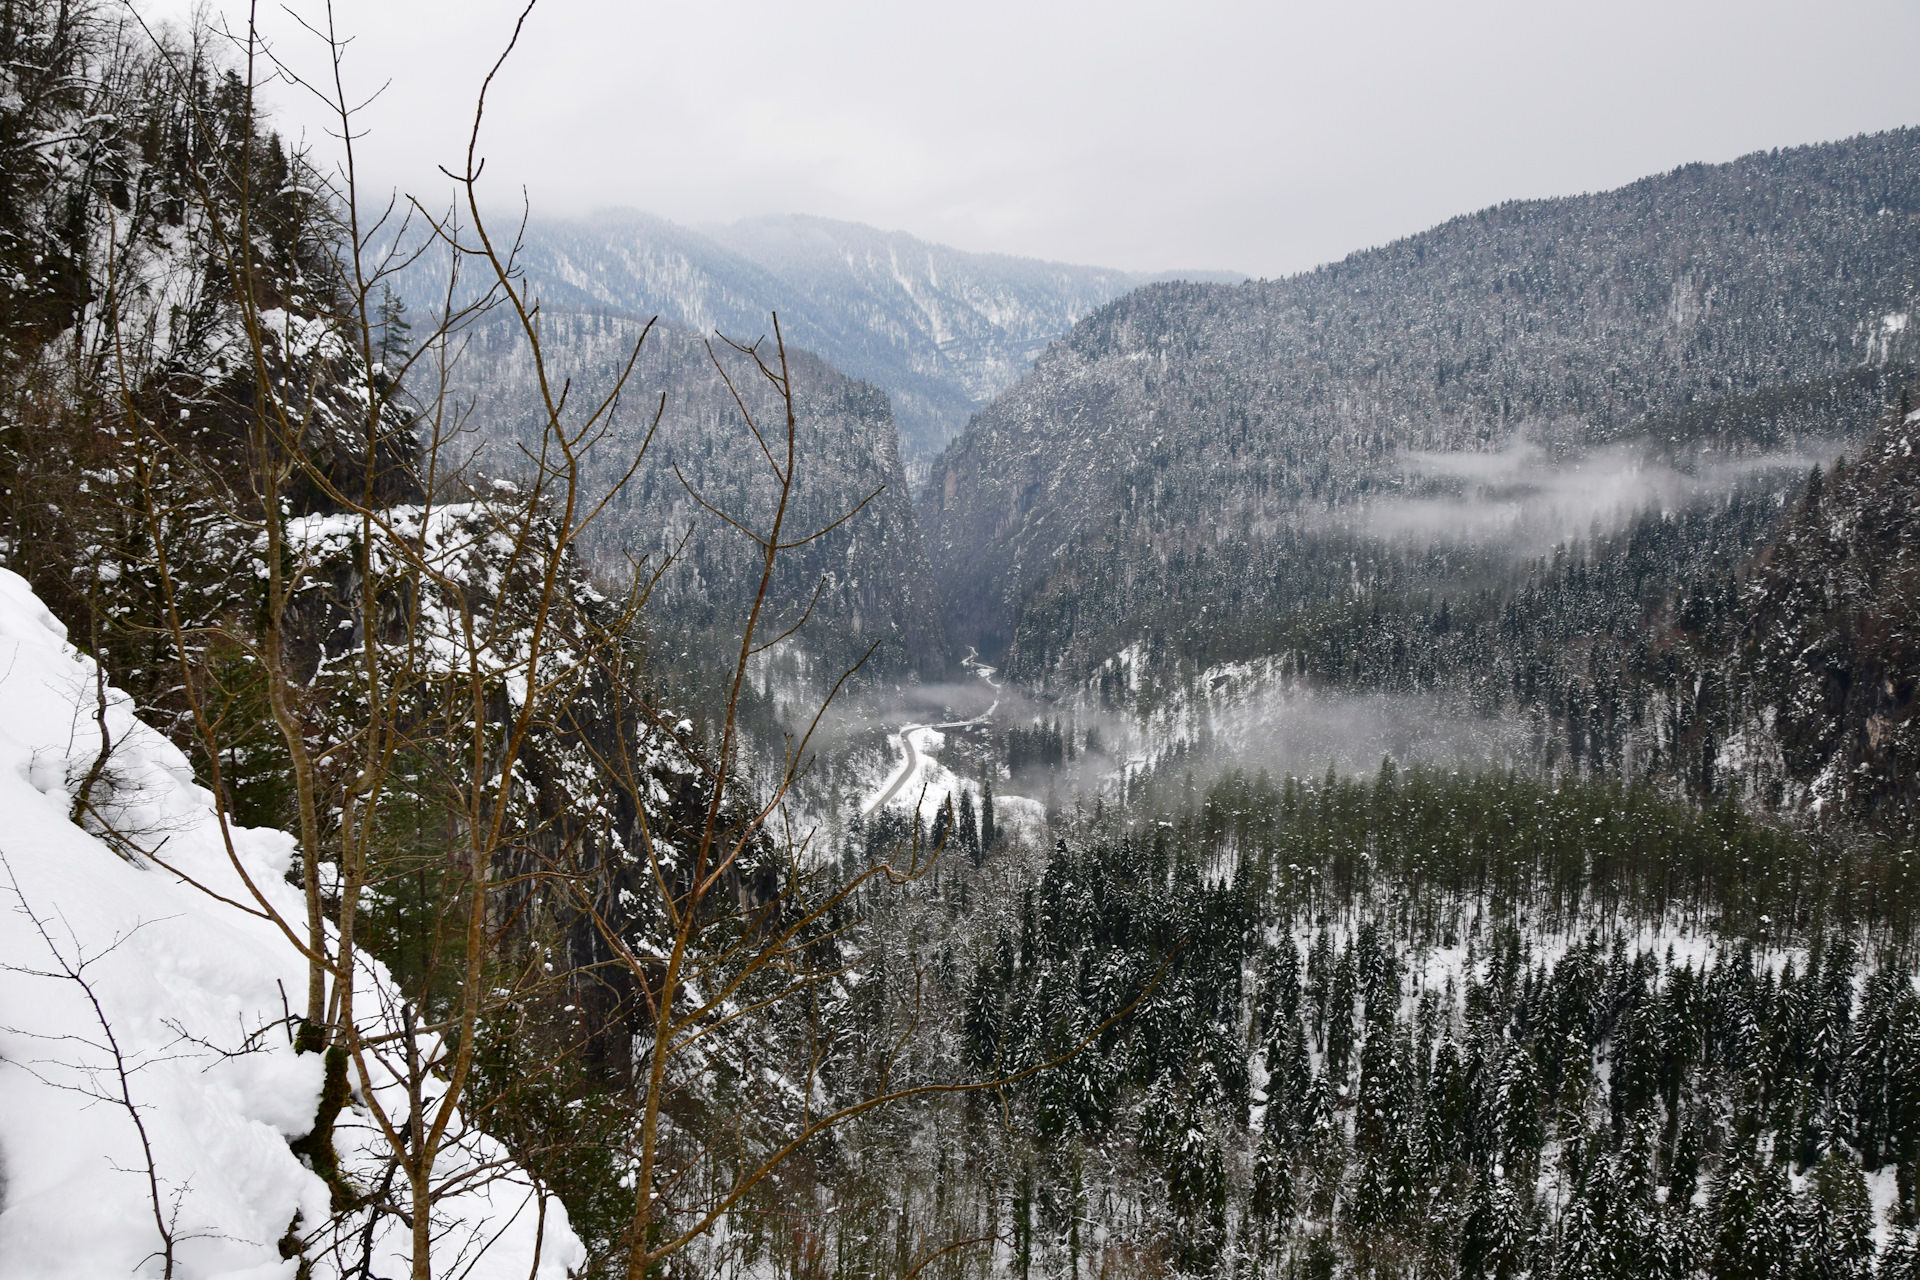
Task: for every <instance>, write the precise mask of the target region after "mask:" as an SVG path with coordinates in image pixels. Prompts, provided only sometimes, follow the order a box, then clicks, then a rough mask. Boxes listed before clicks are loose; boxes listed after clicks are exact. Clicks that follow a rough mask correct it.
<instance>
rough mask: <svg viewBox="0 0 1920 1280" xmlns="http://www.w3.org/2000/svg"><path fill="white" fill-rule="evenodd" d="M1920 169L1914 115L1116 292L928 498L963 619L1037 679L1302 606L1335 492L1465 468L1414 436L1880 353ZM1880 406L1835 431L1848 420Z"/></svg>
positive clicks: (1891, 345) (1589, 418)
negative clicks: (1238, 272) (1351, 248)
mask: <svg viewBox="0 0 1920 1280" xmlns="http://www.w3.org/2000/svg"><path fill="white" fill-rule="evenodd" d="M1916 174H1920V132H1917V131H1914V130H1900V131H1895V132H1891V133H1885V134H1877V135H1873V136H1869V137H1861V138H1856V139H1852V140H1849V141H1846V142H1838V143H1832V144H1827V145H1821V146H1812V147H1803V148H1798V149H1794V150H1788V151H1777V152H1773V153H1756V154H1754V155H1751V156H1748V157H1745V158H1744V159H1741V160H1739V161H1736V162H1734V163H1731V164H1725V165H1717V166H1706V165H1689V166H1685V167H1683V168H1680V169H1677V170H1675V171H1673V172H1671V173H1668V174H1663V175H1660V176H1657V177H1650V178H1647V179H1644V180H1642V181H1640V182H1636V183H1633V184H1632V185H1630V186H1627V187H1623V188H1621V189H1619V190H1617V191H1612V192H1607V193H1603V194H1598V195H1587V196H1576V197H1569V198H1565V199H1557V200H1538V201H1526V202H1516V203H1511V204H1505V205H1501V206H1498V207H1496V208H1491V209H1485V210H1482V211H1480V212H1478V213H1474V214H1469V215H1466V216H1463V217H1459V218H1455V219H1453V220H1452V221H1450V222H1447V223H1445V224H1444V225H1442V226H1439V227H1436V228H1434V229H1433V230H1431V231H1428V232H1425V233H1422V234H1420V235H1417V236H1412V237H1409V238H1407V239H1405V240H1401V241H1398V242H1396V243H1394V244H1391V245H1387V246H1384V247H1382V248H1378V249H1369V250H1365V251H1362V252H1358V253H1355V254H1353V255H1351V256H1350V257H1348V258H1346V259H1345V260H1344V261H1342V262H1339V263H1335V264H1332V265H1329V266H1326V267H1323V268H1321V269H1318V270H1316V271H1313V272H1310V273H1307V274H1304V275H1299V276H1294V277H1291V278H1288V279H1284V280H1276V281H1260V282H1249V283H1246V284H1241V285H1205V284H1164V285H1155V286H1150V287H1147V288H1143V289H1141V290H1138V291H1136V292H1134V293H1131V294H1129V295H1127V296H1125V297H1123V298H1120V299H1118V300H1116V301H1115V302H1113V303H1110V304H1108V305H1107V306H1105V307H1103V308H1102V309H1100V310H1099V311H1097V312H1096V313H1094V314H1093V315H1091V316H1089V317H1087V318H1086V319H1085V320H1082V321H1081V322H1080V323H1079V324H1077V325H1076V326H1075V327H1074V330H1073V332H1072V333H1071V334H1070V335H1069V336H1068V337H1067V338H1065V339H1064V340H1063V341H1061V342H1059V343H1057V344H1055V345H1054V346H1052V347H1051V348H1049V349H1048V351H1047V352H1046V354H1045V355H1044V356H1042V358H1041V359H1040V361H1039V363H1038V364H1037V366H1036V368H1035V370H1034V372H1033V373H1032V374H1030V375H1029V376H1028V377H1027V378H1025V379H1023V380H1022V381H1021V382H1020V383H1019V384H1018V385H1017V386H1016V387H1014V388H1013V389H1012V390H1011V391H1009V392H1007V393H1005V394H1004V395H1002V396H1001V397H999V398H998V399H997V400H996V401H995V402H994V403H993V404H992V405H991V406H990V407H989V408H988V409H987V410H986V411H985V412H983V413H982V414H981V416H980V417H979V418H978V419H977V420H976V421H975V422H974V424H973V425H972V426H971V427H970V428H969V429H968V430H967V431H966V433H965V434H964V435H963V436H961V437H960V438H959V439H957V440H956V441H955V442H954V443H953V444H952V445H951V446H950V447H949V449H948V450H947V452H946V454H945V455H944V456H943V457H942V458H941V459H940V461H939V462H938V463H937V464H936V466H935V468H934V474H933V477H932V480H931V482H930V483H929V485H928V487H927V489H926V492H925V497H924V499H923V502H922V518H923V521H924V524H925V528H926V531H927V534H928V539H929V553H930V555H931V556H932V558H933V562H934V565H935V568H936V572H937V573H938V575H939V576H940V578H941V580H942V581H943V583H944V584H945V589H946V591H947V601H948V620H949V626H950V633H951V636H952V639H953V641H954V642H955V644H956V645H957V646H965V645H969V644H973V645H978V646H979V647H980V649H981V650H982V652H986V653H1000V652H1003V651H1008V650H1010V653H1009V657H1010V660H1011V662H1012V663H1013V665H1014V667H1015V668H1016V669H1019V670H1021V671H1024V672H1026V673H1028V674H1030V675H1033V676H1035V677H1038V676H1040V675H1042V674H1043V673H1044V672H1046V671H1048V670H1050V669H1052V668H1054V667H1055V666H1056V664H1058V663H1059V662H1061V661H1063V660H1064V661H1066V664H1067V665H1066V668H1064V669H1063V670H1085V669H1087V665H1088V664H1097V663H1098V662H1100V661H1101V660H1103V659H1104V658H1106V657H1108V656H1110V655H1112V654H1113V653H1115V652H1117V651H1119V650H1120V649H1122V648H1123V647H1125V646H1126V645H1127V644H1129V643H1132V642H1134V641H1145V640H1147V639H1149V638H1150V635H1149V633H1153V632H1156V631H1158V632H1168V631H1169V630H1176V631H1184V632H1190V633H1195V634H1207V633H1211V634H1218V633H1219V631H1220V629H1221V627H1222V626H1224V625H1225V623H1226V620H1227V619H1228V618H1229V617H1232V618H1237V619H1242V620H1245V619H1247V618H1249V617H1251V616H1255V615H1264V614H1265V613H1267V612H1270V611H1272V610H1275V609H1284V608H1287V607H1291V603H1292V602H1293V601H1294V600H1295V598H1296V591H1297V590H1298V587H1299V583H1300V581H1301V579H1300V568H1299V564H1298V562H1297V557H1296V556H1294V555H1292V554H1290V553H1286V552H1285V550H1284V549H1285V547H1286V546H1287V545H1288V543H1289V540H1290V539H1292V538H1294V537H1296V536H1297V535H1300V534H1301V533H1302V532H1303V531H1308V532H1310V526H1312V525H1313V524H1314V523H1315V522H1316V521H1321V522H1324V519H1325V517H1326V516H1327V515H1328V513H1332V514H1333V515H1335V516H1337V517H1338V518H1339V519H1342V520H1347V519H1355V518H1359V517H1361V516H1362V515H1363V514H1364V513H1365V512H1366V511H1369V510H1376V511H1378V510H1379V509H1380V508H1381V507H1382V504H1383V503H1394V502H1398V501H1399V500H1400V499H1403V498H1405V497H1408V496H1425V497H1436V496H1437V497H1441V498H1454V499H1457V498H1458V497H1459V496H1460V491H1459V485H1460V484H1461V478H1460V477H1459V476H1455V477H1453V478H1452V479H1451V480H1450V481H1448V480H1442V481H1439V482H1438V484H1439V487H1438V488H1437V489H1436V488H1435V487H1434V483H1435V482H1432V481H1429V482H1427V487H1426V489H1425V490H1422V488H1421V484H1422V482H1421V480H1420V477H1419V476H1418V475H1417V474H1415V473H1417V472H1418V471H1419V470H1420V465H1419V464H1420V462H1421V459H1420V458H1418V457H1415V456H1414V455H1415V454H1416V453H1417V454H1421V455H1434V454H1441V455H1449V454H1457V453H1462V452H1464V453H1466V454H1469V455H1473V456H1475V457H1480V458H1483V459H1489V460H1490V459H1491V457H1492V456H1494V455H1500V454H1502V453H1503V452H1505V451H1508V450H1510V449H1511V448H1512V447H1513V446H1514V444H1515V442H1516V441H1520V442H1528V443H1530V444H1531V445H1532V446H1534V447H1536V448H1539V449H1543V450H1545V451H1546V452H1547V453H1548V454H1549V455H1553V454H1565V453H1567V452H1569V451H1576V452H1577V451H1580V450H1584V449H1587V448H1590V447H1593V446H1596V445H1599V444H1602V443H1605V442H1607V441H1609V440H1616V439H1620V438H1623V437H1630V436H1633V435H1634V433H1635V432H1636V431H1637V430H1639V424H1642V423H1644V422H1645V421H1646V420H1648V419H1649V418H1651V417H1657V416H1663V415H1672V414H1676V413H1679V412H1681V411H1683V410H1688V409H1689V408H1690V407H1692V406H1697V405H1699V404H1701V403H1702V402H1706V401H1714V400H1723V399H1728V398H1731V397H1738V396H1745V395H1752V394H1755V393H1759V392H1765V391H1768V390H1771V389H1776V388H1783V387H1789V386H1795V385H1810V384H1813V383H1816V382H1818V381H1819V380H1821V379H1826V378H1830V377H1832V376H1834V375H1837V374H1840V373H1842V372H1844V371H1846V370H1848V369H1853V368H1859V367H1862V366H1869V365H1883V364H1885V363H1886V362H1888V361H1889V360H1893V359H1895V358H1897V357H1899V356H1900V355H1901V354H1902V353H1903V352H1905V351H1907V350H1908V344H1909V343H1910V339H1911V332H1912V331H1911V329H1910V328H1909V327H1908V326H1907V316H1908V315H1909V314H1910V313H1911V312H1912V311H1913V310H1914V307H1915V303H1916V293H1920V233H1917V229H1920V179H1917V178H1916ZM1828 390H1830V388H1829V389H1827V390H1820V391H1810V392H1809V394H1810V395H1812V396H1813V399H1814V402H1816V403H1824V401H1823V400H1822V399H1821V397H1823V396H1825V395H1826V394H1827V391H1828ZM1883 403H1884V401H1883V400H1875V399H1873V397H1871V396H1869V397H1868V398H1867V400H1865V401H1862V402H1859V403H1856V404H1854V405H1853V407H1852V409H1851V410H1850V411H1849V412H1850V413H1851V414H1852V417H1851V418H1850V419H1849V420H1846V421H1832V422H1829V423H1828V427H1827V429H1828V430H1830V431H1831V432H1832V433H1833V434H1835V435H1839V436H1857V435H1858V434H1859V433H1860V432H1862V431H1864V430H1865V429H1866V427H1867V426H1868V425H1870V424H1871V422H1872V421H1873V418H1874V417H1875V416H1876V415H1877V413H1878V411H1879V408H1880V407H1881V405H1882V404H1883ZM1775 416H1778V413H1777V409H1776V411H1775ZM1789 416H1791V415H1789ZM1776 425H1777V424H1776ZM1810 429H1812V428H1811V427H1808V426H1806V425H1805V424H1802V426H1801V427H1797V428H1795V430H1810ZM1719 430H1720V431H1721V432H1722V434H1723V435H1724V434H1725V433H1726V431H1727V430H1728V428H1727V426H1726V424H1722V427H1721V428H1719ZM1732 435H1733V437H1734V439H1733V440H1732V441H1729V443H1738V442H1739V441H1738V438H1739V436H1740V432H1739V430H1738V429H1737V424H1736V425H1735V428H1734V429H1733V432H1732ZM1747 444H1748V446H1749V447H1751V446H1752V442H1751V441H1749V442H1747ZM1410 463H1411V464H1415V465H1414V466H1413V468H1412V472H1411V473H1410V471H1409V464H1410ZM1449 485H1451V488H1449V487H1448V486H1449ZM1313 513H1319V514H1317V515H1316V514H1313ZM1379 513H1380V514H1386V515H1389V516H1390V515H1392V514H1393V512H1392V511H1380V512H1379ZM1593 514H1596V515H1597V514H1600V513H1598V512H1594V513H1593ZM1338 576H1339V577H1340V578H1341V579H1342V580H1343V581H1344V579H1345V578H1346V577H1347V576H1348V575H1347V574H1346V573H1344V572H1343V573H1342V574H1341V575H1338ZM1176 601H1178V602H1180V603H1178V604H1175V603H1174V602H1176ZM1203 605H1204V606H1206V608H1207V613H1206V620H1205V621H1204V622H1203V621H1201V620H1200V619H1201V606H1203Z"/></svg>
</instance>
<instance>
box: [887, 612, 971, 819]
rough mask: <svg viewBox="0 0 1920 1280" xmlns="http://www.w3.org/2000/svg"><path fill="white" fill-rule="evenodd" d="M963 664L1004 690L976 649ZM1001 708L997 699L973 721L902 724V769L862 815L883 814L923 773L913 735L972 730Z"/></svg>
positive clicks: (969, 652)
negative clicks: (937, 731) (923, 730)
mask: <svg viewBox="0 0 1920 1280" xmlns="http://www.w3.org/2000/svg"><path fill="white" fill-rule="evenodd" d="M961 665H962V666H964V667H967V668H968V669H969V670H971V671H972V672H973V673H974V674H975V675H977V676H979V677H980V678H981V679H982V680H985V681H986V682H987V685H988V686H989V687H990V688H993V689H998V688H999V687H1000V686H999V685H997V684H994V682H993V670H994V669H993V668H992V667H989V666H987V665H986V664H985V663H983V662H981V661H980V660H979V658H978V657H976V656H975V651H974V650H972V649H969V650H967V656H966V658H965V659H964V660H963V661H962V662H961ZM999 705H1000V699H998V698H995V699H994V700H993V703H992V705H991V706H989V707H988V708H987V709H986V710H985V711H984V712H982V713H981V714H980V715H977V716H975V717H974V718H973V719H971V720H949V721H948V722H947V723H945V724H903V725H901V726H900V768H899V769H898V770H897V771H896V772H895V773H894V775H893V779H892V781H890V782H888V783H887V789H886V790H885V791H882V792H881V793H880V798H879V799H878V800H875V801H874V802H873V803H872V804H870V805H868V806H867V807H866V808H865V809H862V810H861V811H860V816H861V817H863V818H865V817H870V816H872V815H873V814H874V813H876V812H877V811H879V810H880V809H881V808H882V807H883V806H884V805H885V804H886V803H887V801H889V800H891V799H893V798H894V796H896V795H898V794H899V793H900V788H901V787H904V786H906V785H907V780H908V779H909V778H911V777H913V775H914V774H915V773H917V772H919V769H920V752H919V749H918V748H916V747H915V746H914V745H913V735H914V734H915V733H917V732H918V731H920V730H921V729H970V728H972V727H973V726H974V725H977V724H985V723H986V722H987V721H988V720H991V719H992V718H993V710H994V707H997V706H999Z"/></svg>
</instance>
